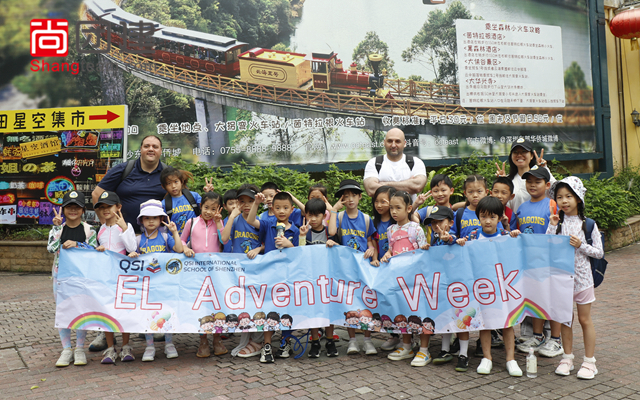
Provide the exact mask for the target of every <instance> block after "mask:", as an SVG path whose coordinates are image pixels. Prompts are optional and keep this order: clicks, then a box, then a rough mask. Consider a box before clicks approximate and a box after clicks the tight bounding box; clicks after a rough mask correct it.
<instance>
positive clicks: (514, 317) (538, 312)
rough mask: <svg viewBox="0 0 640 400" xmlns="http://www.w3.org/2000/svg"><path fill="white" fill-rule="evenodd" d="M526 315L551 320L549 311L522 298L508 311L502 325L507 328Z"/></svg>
mask: <svg viewBox="0 0 640 400" xmlns="http://www.w3.org/2000/svg"><path fill="white" fill-rule="evenodd" d="M526 316H530V317H534V318H541V319H546V320H551V317H549V313H547V312H546V311H545V310H544V309H543V308H542V307H540V306H539V305H537V304H536V303H534V302H533V301H531V300H529V299H524V300H522V303H520V305H519V306H518V307H516V308H515V309H514V310H513V311H511V313H509V315H508V316H507V321H506V323H505V325H504V327H505V328H508V327H510V326H514V325H515V324H517V323H519V322H521V321H522V319H524V317H526Z"/></svg>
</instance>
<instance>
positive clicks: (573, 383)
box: [0, 244, 640, 399]
mask: <svg viewBox="0 0 640 400" xmlns="http://www.w3.org/2000/svg"><path fill="white" fill-rule="evenodd" d="M607 259H608V260H609V270H608V272H607V276H606V280H605V283H604V284H603V285H602V286H601V287H600V288H598V289H597V291H596V296H597V297H598V301H597V302H596V303H595V305H594V308H593V311H594V315H593V318H594V321H595V324H596V331H597V336H598V339H597V349H596V358H597V360H598V362H597V366H598V368H599V371H600V373H599V374H598V376H597V377H596V379H594V380H593V381H580V380H578V379H577V378H576V376H575V371H574V374H573V375H572V376H569V377H560V376H557V375H555V374H554V373H553V371H554V369H555V366H556V363H557V362H558V359H544V358H539V359H538V365H539V367H538V377H537V378H535V379H529V378H526V377H523V378H512V377H510V376H509V375H508V374H507V372H506V371H505V368H504V353H503V352H502V351H496V352H495V353H494V354H495V355H494V370H493V373H492V374H491V375H488V376H481V375H478V374H476V373H475V368H476V367H477V366H478V364H479V362H480V358H475V357H472V358H471V363H470V366H471V368H470V370H469V372H467V373H457V372H455V371H454V369H453V368H454V365H453V363H450V364H447V365H444V366H434V365H428V366H426V367H423V368H412V367H411V366H410V365H409V362H410V360H405V361H400V362H392V361H389V360H387V358H386V353H385V352H380V353H379V354H378V355H377V356H365V355H358V356H347V355H346V347H347V342H345V341H342V342H341V343H340V345H339V347H338V349H339V350H340V357H338V358H335V359H328V358H326V357H325V356H324V355H323V356H322V357H321V358H319V359H309V358H307V357H306V356H304V357H302V358H301V359H298V360H294V359H287V360H277V362H276V364H275V365H261V364H260V363H259V362H258V360H257V359H256V358H253V359H249V360H246V359H239V358H233V357H231V356H230V355H225V356H222V357H211V358H208V359H199V358H197V357H196V356H195V353H196V347H197V343H198V336H197V335H177V337H176V338H175V342H176V344H177V348H178V351H179V353H180V357H179V358H178V359H174V360H167V359H166V358H164V355H163V354H162V348H163V347H162V345H161V344H157V345H156V346H157V348H158V353H159V354H161V355H160V356H159V357H158V358H157V359H156V361H155V362H152V363H142V362H140V361H139V360H140V358H141V353H142V352H143V349H144V343H143V340H141V339H137V338H136V339H134V341H133V344H134V351H135V353H136V356H137V357H138V360H136V361H135V362H132V363H118V364H117V365H101V364H100V359H101V357H100V354H98V353H89V358H90V360H89V364H88V365H87V366H85V367H75V366H73V365H72V366H70V367H67V368H62V369H58V368H56V367H55V366H54V364H55V361H56V360H57V358H58V356H59V353H60V342H59V339H58V335H57V332H56V331H55V330H54V329H53V328H52V327H53V320H54V313H55V311H54V302H53V299H52V289H51V279H50V277H48V276H45V275H28V274H13V273H11V274H0V398H2V399H5V398H6V399H13V398H63V397H64V398H68V399H72V398H80V399H83V398H89V397H91V398H113V399H118V398H127V399H146V398H153V399H177V398H186V397H195V398H205V399H209V398H219V399H233V398H242V399H262V398H267V397H274V398H279V399H280V398H281V399H287V398H307V399H309V398H310V399H319V398H343V397H345V398H346V397H349V398H360V399H373V398H375V399H378V398H394V399H401V398H409V397H412V398H447V399H449V398H452V399H453V398H462V399H469V398H474V399H482V398H491V399H498V398H500V399H502V398H513V399H524V398H531V397H538V398H539V397H542V398H548V399H555V398H563V399H564V398H570V399H571V398H574V399H586V398H590V397H593V398H598V399H620V398H630V399H640V363H639V361H638V353H637V349H636V348H635V344H636V341H637V340H638V336H637V334H638V328H637V326H636V321H637V319H638V317H637V315H638V314H637V313H638V312H637V307H636V304H635V303H636V302H637V301H634V299H635V298H636V297H637V293H638V287H640V274H639V273H638V271H639V270H640V244H636V245H632V246H630V247H627V248H624V249H622V250H618V251H615V252H613V253H611V254H608V255H607ZM93 337H94V334H93V333H91V334H89V338H88V340H91V339H93ZM472 339H475V337H472ZM575 341H576V343H577V346H576V348H575V351H574V353H575V354H576V359H577V360H579V362H581V360H582V356H583V355H584V353H583V346H582V344H581V342H582V334H581V331H580V329H577V330H576V332H575ZM473 342H475V340H473ZM236 343H237V338H236V339H233V338H232V339H230V340H227V341H225V344H226V345H227V347H228V348H231V347H233V346H234V345H235V344H236ZM376 343H377V344H378V346H379V344H380V343H381V340H376ZM439 346H440V339H439V337H436V338H434V340H432V343H431V353H436V354H437V352H438V350H439ZM470 352H473V345H472V346H471V349H470ZM517 361H518V362H519V364H520V365H521V367H522V368H523V369H524V355H517ZM579 362H578V365H579Z"/></svg>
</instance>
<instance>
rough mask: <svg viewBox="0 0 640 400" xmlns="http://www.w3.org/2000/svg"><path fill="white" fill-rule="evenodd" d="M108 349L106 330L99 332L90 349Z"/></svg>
mask: <svg viewBox="0 0 640 400" xmlns="http://www.w3.org/2000/svg"><path fill="white" fill-rule="evenodd" d="M115 341H116V338H115V337H114V338H113V343H114V344H115ZM106 349H107V337H106V336H105V334H104V332H100V333H98V336H96V338H95V339H93V342H91V344H90V345H89V351H103V350H106Z"/></svg>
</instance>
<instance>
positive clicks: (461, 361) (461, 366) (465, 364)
mask: <svg viewBox="0 0 640 400" xmlns="http://www.w3.org/2000/svg"><path fill="white" fill-rule="evenodd" d="M468 369H469V357H467V356H458V363H457V364H456V371H458V372H467V370H468Z"/></svg>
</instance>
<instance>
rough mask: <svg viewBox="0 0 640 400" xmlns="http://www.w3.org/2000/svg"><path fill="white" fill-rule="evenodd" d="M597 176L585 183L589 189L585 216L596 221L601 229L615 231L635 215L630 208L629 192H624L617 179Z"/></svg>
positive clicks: (586, 196)
mask: <svg viewBox="0 0 640 400" xmlns="http://www.w3.org/2000/svg"><path fill="white" fill-rule="evenodd" d="M598 175H599V174H595V175H594V176H592V177H591V179H589V180H588V181H583V182H584V186H585V188H586V189H587V193H586V195H585V214H586V216H587V217H589V218H591V219H594V220H595V221H596V222H597V223H598V227H599V228H601V229H607V230H610V229H615V228H618V227H620V226H622V225H624V224H625V222H626V220H627V218H629V217H630V216H631V215H633V209H632V207H629V204H628V200H627V199H628V196H629V195H630V194H631V193H630V192H629V191H627V190H624V189H622V188H621V187H620V185H619V184H618V183H617V182H616V180H615V178H609V179H598Z"/></svg>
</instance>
